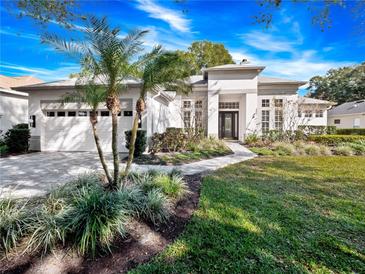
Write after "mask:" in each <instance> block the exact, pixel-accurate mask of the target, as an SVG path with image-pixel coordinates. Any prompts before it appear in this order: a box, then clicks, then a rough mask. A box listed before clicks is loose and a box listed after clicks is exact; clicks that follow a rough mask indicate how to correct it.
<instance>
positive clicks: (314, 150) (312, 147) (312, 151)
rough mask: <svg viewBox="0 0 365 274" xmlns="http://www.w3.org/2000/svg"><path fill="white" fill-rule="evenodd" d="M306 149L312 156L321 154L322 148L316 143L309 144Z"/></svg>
mask: <svg viewBox="0 0 365 274" xmlns="http://www.w3.org/2000/svg"><path fill="white" fill-rule="evenodd" d="M304 151H305V153H306V154H307V155H311V156H318V155H321V150H320V148H319V146H316V145H307V146H305V148H304Z"/></svg>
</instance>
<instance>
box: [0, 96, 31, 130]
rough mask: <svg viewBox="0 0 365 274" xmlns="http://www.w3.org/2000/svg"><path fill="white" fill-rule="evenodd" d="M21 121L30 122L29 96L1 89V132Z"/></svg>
mask: <svg viewBox="0 0 365 274" xmlns="http://www.w3.org/2000/svg"><path fill="white" fill-rule="evenodd" d="M20 123H28V97H27V96H21V95H15V94H9V93H5V92H1V91H0V134H4V133H5V132H6V131H7V130H8V129H10V128H12V127H13V126H14V125H17V124H20Z"/></svg>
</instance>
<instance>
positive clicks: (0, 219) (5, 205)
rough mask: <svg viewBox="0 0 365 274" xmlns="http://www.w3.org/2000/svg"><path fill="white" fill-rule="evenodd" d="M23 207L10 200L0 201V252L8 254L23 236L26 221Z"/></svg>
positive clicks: (25, 212)
mask: <svg viewBox="0 0 365 274" xmlns="http://www.w3.org/2000/svg"><path fill="white" fill-rule="evenodd" d="M25 205H26V204H23V205H22V206H20V205H18V204H16V203H15V201H13V200H11V199H4V200H1V201H0V251H3V252H5V253H8V252H9V251H10V249H11V248H13V247H15V246H16V245H17V242H18V241H19V239H20V238H21V237H22V236H23V235H24V234H25V232H26V225H27V221H28V219H27V216H28V214H27V211H26V210H25Z"/></svg>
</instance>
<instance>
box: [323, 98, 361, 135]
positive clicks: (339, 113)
mask: <svg viewBox="0 0 365 274" xmlns="http://www.w3.org/2000/svg"><path fill="white" fill-rule="evenodd" d="M328 125H329V126H336V128H365V99H363V100H358V101H353V102H347V103H344V104H341V105H338V106H336V107H334V108H332V109H330V110H329V111H328Z"/></svg>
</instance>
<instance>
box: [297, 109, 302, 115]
mask: <svg viewBox="0 0 365 274" xmlns="http://www.w3.org/2000/svg"><path fill="white" fill-rule="evenodd" d="M298 117H302V110H301V109H298Z"/></svg>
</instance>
